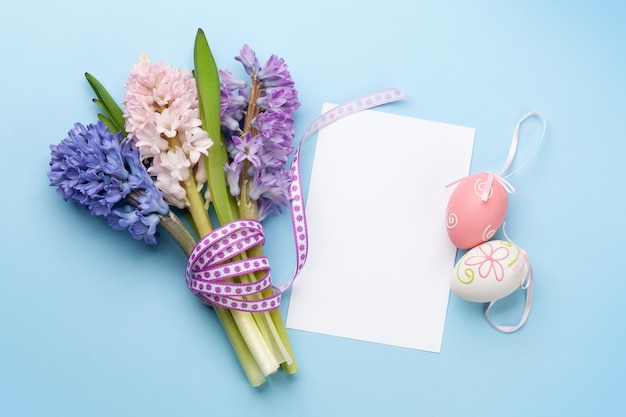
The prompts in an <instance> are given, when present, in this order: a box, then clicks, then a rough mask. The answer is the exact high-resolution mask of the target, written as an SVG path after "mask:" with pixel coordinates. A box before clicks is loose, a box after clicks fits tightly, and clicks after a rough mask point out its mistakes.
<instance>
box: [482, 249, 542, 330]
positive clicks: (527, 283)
mask: <svg viewBox="0 0 626 417" xmlns="http://www.w3.org/2000/svg"><path fill="white" fill-rule="evenodd" d="M524 265H525V267H526V276H525V277H524V279H523V280H522V285H521V288H522V289H523V290H524V291H526V302H525V304H524V311H523V312H522V317H521V318H520V321H519V323H517V324H516V325H514V326H507V325H501V324H495V323H494V322H493V320H492V319H491V314H490V312H491V308H492V307H493V306H494V305H495V304H496V301H492V302H490V303H489V304H488V306H487V309H486V310H485V317H486V318H487V321H488V322H489V324H491V325H492V326H493V327H494V328H495V329H496V330H499V331H501V332H503V333H513V332H516V331H517V330H519V329H520V328H521V327H522V326H523V325H524V323H526V320H527V319H528V315H529V314H530V307H531V306H532V302H533V269H532V266H531V265H530V263H529V262H528V260H526V262H525V263H524Z"/></svg>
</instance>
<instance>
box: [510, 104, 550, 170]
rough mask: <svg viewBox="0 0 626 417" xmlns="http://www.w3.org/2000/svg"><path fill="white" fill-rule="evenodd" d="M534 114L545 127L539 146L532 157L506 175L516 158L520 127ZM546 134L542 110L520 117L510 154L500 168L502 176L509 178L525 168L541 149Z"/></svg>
mask: <svg viewBox="0 0 626 417" xmlns="http://www.w3.org/2000/svg"><path fill="white" fill-rule="evenodd" d="M533 116H536V117H538V118H539V119H540V120H541V122H542V124H543V128H542V131H541V137H540V138H539V142H538V143H537V147H536V148H535V150H534V151H533V153H532V154H531V155H530V157H529V158H528V159H527V160H526V161H525V162H524V163H523V164H522V165H520V166H519V167H517V169H515V170H513V171H512V172H510V173H508V174H506V175H504V174H505V173H506V171H508V169H509V168H510V167H511V164H512V163H513V160H514V159H515V154H516V153H517V145H518V143H519V131H520V127H521V126H522V123H523V122H524V121H526V120H527V119H530V118H531V117H533ZM545 135H546V118H545V117H543V114H541V113H540V112H537V111H531V112H529V113H527V114H526V115H525V116H524V117H522V118H521V119H520V121H519V122H517V125H516V126H515V129H513V137H512V138H511V147H510V148H509V154H508V156H507V158H506V162H505V163H504V167H502V169H501V170H500V174H499V175H500V176H501V177H503V178H508V177H510V176H511V175H513V174H515V173H516V172H517V171H519V170H521V169H522V168H524V167H525V166H526V165H527V164H528V163H529V162H530V161H532V159H533V158H534V157H535V154H536V153H537V151H538V150H539V147H540V146H541V143H542V142H543V138H544V137H545Z"/></svg>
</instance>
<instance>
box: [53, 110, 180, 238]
mask: <svg viewBox="0 0 626 417" xmlns="http://www.w3.org/2000/svg"><path fill="white" fill-rule="evenodd" d="M50 151H51V159H50V172H49V173H48V178H49V180H50V185H51V186H56V187H57V192H58V193H59V194H60V195H61V196H62V197H63V199H64V200H66V201H67V200H72V201H75V202H76V203H78V204H80V205H81V206H83V207H85V208H86V209H87V210H89V212H90V213H91V214H92V215H93V216H102V217H104V218H105V219H106V220H107V223H108V224H109V225H110V226H111V227H113V228H114V229H117V230H127V231H128V232H130V233H131V235H132V236H133V237H134V238H135V239H143V240H144V241H145V242H146V243H149V244H155V243H156V237H157V231H156V226H157V225H158V224H159V215H164V214H167V213H168V212H169V206H168V205H167V203H166V202H165V201H164V200H163V195H162V193H161V191H159V190H158V189H157V188H156V186H155V185H154V183H153V182H152V179H151V178H150V176H149V175H148V172H147V171H146V169H145V167H144V166H143V164H142V163H141V161H140V160H139V152H138V151H137V150H136V149H133V148H132V147H131V144H130V142H128V141H126V140H123V141H121V142H120V135H119V134H117V135H113V134H112V133H111V132H110V131H109V130H108V129H107V127H106V126H105V125H104V124H103V123H102V122H98V123H96V124H90V125H88V126H86V127H85V126H84V125H82V124H80V123H76V124H75V125H74V128H73V129H72V130H70V131H69V132H68V137H66V138H65V139H64V140H63V141H61V143H59V144H58V145H51V146H50Z"/></svg>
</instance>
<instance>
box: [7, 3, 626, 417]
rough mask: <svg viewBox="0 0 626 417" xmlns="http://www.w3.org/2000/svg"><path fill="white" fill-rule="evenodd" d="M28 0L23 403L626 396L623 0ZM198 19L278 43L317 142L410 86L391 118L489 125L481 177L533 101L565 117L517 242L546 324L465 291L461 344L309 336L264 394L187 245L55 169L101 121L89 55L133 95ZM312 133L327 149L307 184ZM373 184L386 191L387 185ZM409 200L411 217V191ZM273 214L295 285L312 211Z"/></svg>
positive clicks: (470, 404) (366, 402) (504, 403)
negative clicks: (300, 243) (75, 133)
mask: <svg viewBox="0 0 626 417" xmlns="http://www.w3.org/2000/svg"><path fill="white" fill-rule="evenodd" d="M7 3H8V4H4V5H3V6H2V9H3V10H2V13H1V14H0V60H1V65H0V98H1V100H0V118H1V119H0V120H1V123H0V126H1V130H0V131H1V132H2V152H0V190H1V192H2V205H1V206H0V220H1V222H2V223H1V227H0V233H1V239H0V271H1V272H0V296H1V301H0V334H1V336H0V337H1V340H0V414H2V415H6V416H86V415H89V416H131V415H132V416H135V415H150V416H153V417H156V416H171V415H246V414H247V415H251V413H256V414H257V415H259V416H270V415H272V416H294V415H298V416H303V417H304V416H335V415H337V416H338V415H360V416H379V415H385V416H408V415H428V416H439V415H460V416H461V415H462V416H474V415H480V416H490V415H508V416H522V415H554V414H557V413H558V415H572V416H573V415H576V416H579V415H580V416H582V415H620V414H621V413H623V412H624V408H625V407H624V402H623V399H620V398H623V394H624V388H625V385H626V384H625V381H624V372H625V371H626V360H625V359H624V352H625V350H626V349H625V348H626V343H625V342H624V337H623V334H622V331H623V329H624V319H625V318H626V317H625V314H624V307H623V305H624V302H623V300H624V289H625V284H624V282H625V280H624V278H625V276H624V264H623V253H624V244H623V234H624V231H625V230H626V222H625V220H624V218H625V217H624V213H626V198H625V197H624V193H623V190H624V180H625V178H626V164H625V163H624V157H625V156H626V141H625V137H624V113H625V110H626V103H625V97H626V95H625V93H626V77H625V75H624V74H626V58H625V56H626V54H625V44H624V41H625V39H626V36H625V35H626V29H625V27H624V24H623V22H624V18H625V17H626V16H625V11H626V7H625V6H624V5H623V2H619V1H613V2H609V1H598V2H582V1H573V2H565V1H553V2H547V1H539V0H536V1H516V2H502V1H475V2H464V1H439V2H434V1H433V2H422V1H414V0H405V1H393V0H390V1H385V2H379V1H371V0H360V1H346V2H340V1H336V0H333V1H330V0H318V1H312V2H293V1H286V0H285V1H265V2H246V1H239V2H232V1H225V2H215V1H193V2H192V1H187V0H178V1H175V2H167V1H161V0H152V1H128V0H123V1H122V0H111V1H107V2H84V1H69V0H57V1H54V2H41V1H40V2H33V1H11V2H7ZM199 27H201V28H203V29H204V30H205V32H206V34H207V38H208V40H209V42H210V44H211V47H212V49H213V52H214V54H215V56H216V59H217V61H218V65H219V66H220V68H226V69H231V70H234V71H238V70H239V66H238V64H237V63H236V62H235V61H234V60H232V58H233V57H234V56H235V55H236V54H237V53H238V51H239V49H240V47H241V46H242V45H243V44H244V43H248V44H250V46H251V47H252V48H253V49H255V50H256V51H257V53H258V55H259V56H260V57H261V59H264V58H265V57H267V56H269V54H271V53H277V54H279V55H280V56H282V57H284V58H285V60H286V61H287V63H288V64H289V66H290V69H291V72H292V75H293V77H294V78H295V80H296V83H297V87H298V89H299V94H300V99H301V101H302V107H301V109H300V110H299V111H298V113H297V126H298V137H300V135H301V134H302V133H303V132H304V129H305V128H306V127H307V125H308V124H309V123H310V122H311V121H313V119H314V118H315V117H316V116H317V115H318V114H319V111H320V109H321V105H322V103H323V102H324V101H329V102H342V101H345V100H348V99H351V98H354V97H356V96H359V95H361V94H364V93H367V92H370V91H373V90H377V89H379V88H383V87H388V86H396V87H398V88H400V89H402V90H403V91H405V92H406V93H408V94H410V95H411V99H410V100H408V101H404V102H401V103H394V104H392V105H389V106H386V107H384V108H381V109H380V110H381V111H387V112H393V113H396V114H404V115H409V116H414V117H420V118H425V119H431V120H436V121H441V122H448V123H454V124H459V125H464V126H470V127H475V128H476V141H475V147H474V154H473V160H472V172H480V171H484V170H489V169H493V170H497V169H499V168H500V167H501V165H502V164H503V163H504V160H505V158H506V154H507V151H508V147H509V141H510V138H511V133H512V130H513V127H514V125H515V123H517V121H518V120H519V118H520V117H521V116H522V115H524V114H525V113H526V112H528V111H531V110H538V111H541V112H543V114H544V115H545V117H546V118H547V120H548V130H547V134H546V139H545V141H544V144H543V146H542V147H541V149H540V150H539V152H538V154H537V156H536V158H535V159H534V160H533V161H532V162H531V163H530V164H529V165H528V166H527V167H526V168H525V169H523V170H522V171H520V172H519V173H518V174H516V175H515V176H513V177H512V178H511V182H512V183H513V185H514V186H515V187H516V188H517V193H516V194H513V195H512V196H511V198H510V209H509V212H508V215H507V232H508V234H509V235H510V236H511V238H512V239H513V240H514V241H516V243H518V244H519V245H520V246H521V247H523V248H524V249H526V250H527V252H528V253H529V256H530V260H531V262H532V264H533V266H534V269H535V276H536V286H535V292H536V297H535V302H534V304H533V309H532V312H531V315H530V318H529V321H528V323H527V324H526V326H525V327H524V328H523V329H522V330H520V331H519V332H517V333H515V334H511V335H505V334H502V333H499V332H497V331H496V330H494V329H493V328H491V327H490V326H489V325H488V323H487V322H486V321H485V320H484V317H483V316H482V314H483V306H482V305H479V304H471V303H466V302H464V301H461V300H459V299H457V298H455V297H451V300H450V304H449V308H448V316H447V321H446V328H445V334H444V338H443V346H442V351H441V353H440V354H433V353H427V352H421V351H415V350H408V349H400V348H393V347H388V346H382V345H376V344H369V343H363V342H357V341H353V340H347V339H341V338H334V337H328V336H323V335H318V334H310V333H305V332H298V331H290V337H291V340H292V343H293V345H294V349H295V352H296V354H297V358H298V361H299V365H300V372H299V373H298V374H297V375H295V376H293V377H288V376H286V375H284V374H282V373H281V374H278V375H275V376H274V377H272V378H271V379H270V380H269V382H268V383H267V384H265V385H264V386H263V387H262V388H260V389H253V388H250V387H249V386H248V385H247V382H246V381H245V378H244V376H243V374H242V373H241V371H240V369H239V367H238V364H237V362H236V360H235V358H234V355H233V354H232V352H231V350H230V347H229V345H228V344H227V342H226V340H225V337H224V334H223V332H222V331H221V329H220V326H219V323H218V322H217V320H216V318H215V316H214V314H213V312H212V311H211V310H210V309H209V308H207V307H205V306H203V305H201V304H200V303H198V302H197V301H196V300H195V299H194V297H193V295H192V294H191V293H189V292H188V290H187V289H186V288H185V285H184V279H183V268H184V263H185V258H184V256H183V254H182V252H180V251H179V250H178V249H177V247H176V246H175V245H174V244H173V242H172V241H170V240H168V239H167V238H164V239H162V242H161V245H159V246H158V247H156V248H152V247H147V246H146V245H143V244H142V243H141V242H137V241H134V240H133V239H131V238H130V237H129V236H127V235H126V234H124V233H121V232H116V231H112V230H109V229H108V228H107V227H106V225H105V224H104V222H103V221H100V220H99V219H93V218H91V217H90V216H89V214H88V213H87V212H86V211H84V210H83V209H81V208H79V207H76V206H75V205H73V204H70V203H65V202H63V200H62V199H61V198H60V197H59V196H58V195H57V194H56V192H55V190H54V189H53V188H51V187H49V186H48V180H47V178H46V174H47V172H48V162H49V150H48V146H49V144H51V143H57V142H59V141H60V140H62V139H63V138H64V137H65V134H66V132H67V131H68V130H69V129H70V128H71V127H72V124H73V123H74V122H76V121H80V122H83V123H89V122H92V121H95V113H96V107H95V105H93V104H92V103H91V101H90V100H91V98H92V97H93V94H92V92H91V91H90V89H89V86H88V84H87V82H86V81H85V80H84V77H83V74H84V72H85V71H89V72H91V73H93V74H94V75H95V76H96V77H98V78H99V79H100V80H101V81H102V82H103V83H104V84H105V85H106V86H107V87H108V88H109V90H110V91H111V93H112V94H113V95H114V97H115V98H116V99H117V100H121V99H122V97H123V94H124V91H123V84H124V82H125V80H126V77H127V75H128V70H129V69H130V67H131V65H132V64H134V63H135V62H136V59H137V57H138V55H139V54H140V53H142V52H145V53H147V54H149V55H150V57H151V58H152V59H153V60H164V61H165V62H166V63H168V64H171V65H175V66H180V67H187V68H191V66H192V48H193V39H194V36H195V33H196V30H197V28H199ZM537 130H538V124H536V123H534V124H533V123H532V122H529V123H528V127H527V130H526V133H524V131H523V133H522V134H523V135H527V136H523V139H522V142H521V144H520V152H521V153H520V158H521V160H523V159H524V158H523V156H524V152H528V153H529V152H530V151H531V150H532V147H533V146H534V143H535V142H534V140H535V138H536V137H535V136H533V132H534V133H536V131H537ZM406 134H410V132H401V131H394V129H393V126H390V131H389V136H388V137H386V138H381V139H382V140H384V141H386V142H387V143H388V148H387V149H388V157H389V158H393V155H394V153H396V152H402V150H401V149H396V148H395V147H394V137H395V136H396V135H406ZM524 137H525V138H526V139H524ZM313 145H314V143H313V142H311V144H308V145H307V146H305V150H304V152H305V162H306V163H305V166H304V170H305V172H306V175H305V180H307V179H308V178H309V175H308V174H309V170H310V162H311V160H312V156H313V151H314V147H313ZM364 169H367V167H365V168H364ZM388 175H389V178H390V181H392V180H393V175H394V173H393V172H389V173H388ZM338 180H339V179H338ZM356 197H358V198H355V204H357V205H358V204H367V199H369V198H376V194H375V190H372V194H371V195H369V196H356ZM395 204H397V209H398V210H399V211H400V212H402V213H403V215H410V207H403V206H402V200H401V196H398V201H397V202H396V203H395ZM384 216H385V213H381V216H380V218H378V219H372V223H373V224H374V225H375V224H377V223H379V222H381V221H383V219H384ZM267 227H268V235H269V236H268V240H269V243H268V244H267V245H266V249H267V251H268V254H269V256H270V257H271V261H272V265H273V270H274V271H275V274H274V276H275V277H276V279H277V280H279V281H280V280H281V277H283V278H282V279H286V278H287V277H288V276H289V274H290V272H291V271H292V270H293V257H292V249H291V246H290V245H291V240H290V239H291V238H290V236H289V233H290V229H289V223H288V221H287V218H286V216H280V217H278V218H275V219H273V220H272V221H271V222H269V224H268V226H267ZM389 279H393V277H389ZM286 301H287V302H288V299H287V300H286ZM520 302H521V294H516V295H514V296H513V297H512V298H511V300H510V301H509V302H507V303H504V304H503V305H502V306H501V308H500V309H499V312H498V314H500V316H499V319H500V320H502V321H507V320H508V321H512V320H514V319H515V318H516V317H517V315H519V312H520V311H519V309H520V308H521V304H520ZM320 308H323V305H320ZM372 308H375V306H372ZM283 311H284V312H286V303H284V304H283ZM406 331H412V329H410V328H408V329H406Z"/></svg>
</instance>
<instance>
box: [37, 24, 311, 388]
mask: <svg viewBox="0 0 626 417" xmlns="http://www.w3.org/2000/svg"><path fill="white" fill-rule="evenodd" d="M235 59H236V60H237V61H239V62H240V63H241V64H242V65H243V69H244V70H245V73H246V74H247V76H248V77H249V79H246V80H242V79H239V78H237V77H235V75H233V74H232V73H231V72H228V71H218V69H217V67H216V64H215V61H214V59H213V56H212V54H211V51H210V49H209V45H208V43H207V40H206V37H205V35H204V33H203V31H202V30H198V33H197V35H196V39H195V45H194V70H193V72H191V71H188V70H183V69H179V68H175V67H169V66H166V65H165V64H164V63H162V62H156V63H155V62H151V61H150V59H149V58H148V57H147V56H146V55H141V56H140V57H139V60H138V62H137V63H136V64H134V65H133V66H132V68H131V70H130V76H129V77H128V80H127V82H126V85H125V87H126V93H125V97H124V99H123V101H122V102H121V104H122V106H123V108H122V107H120V106H119V105H118V104H117V103H116V102H115V101H114V100H113V99H112V97H111V95H110V94H109V93H108V92H107V91H106V89H105V88H104V87H103V86H102V84H101V83H100V82H99V81H98V80H97V79H96V78H95V77H94V76H92V75H91V74H89V73H87V74H86V78H87V80H88V82H89V84H90V85H91V87H92V88H93V90H94V93H95V95H96V97H97V98H95V99H94V102H95V103H96V104H97V105H98V106H99V108H100V110H101V113H100V114H98V121H97V122H96V123H93V124H89V125H87V126H85V125H83V124H80V123H76V124H75V125H74V127H73V129H71V130H70V131H69V132H68V135H67V137H66V138H65V139H63V140H62V141H61V142H60V143H59V144H57V145H52V146H50V149H51V161H50V172H49V174H48V177H49V181H50V185H51V186H54V187H56V188H57V191H58V192H59V194H61V196H62V197H63V198H64V199H65V200H72V201H74V202H76V203H78V204H80V205H81V206H83V207H85V208H86V209H88V210H89V212H90V213H91V214H92V215H93V216H102V217H104V218H105V219H106V222H107V224H108V225H109V226H110V227H112V228H114V229H117V230H126V231H128V232H130V234H131V235H132V236H133V238H135V239H138V240H143V241H144V242H145V243H147V244H151V245H153V244H156V243H157V238H158V236H159V234H158V231H159V230H164V231H165V232H167V233H169V234H170V235H171V236H172V238H173V239H174V240H175V241H176V242H177V243H178V244H179V246H180V247H181V248H182V250H183V251H184V252H185V254H186V255H187V256H188V262H187V266H186V270H185V273H186V283H187V286H188V287H189V289H190V290H191V291H192V292H193V293H194V294H195V295H196V296H197V297H198V298H199V299H200V301H202V302H204V303H206V304H209V305H211V306H213V308H214V310H215V312H216V315H217V316H218V317H219V319H220V321H221V323H222V325H223V328H224V330H225V332H226V334H227V336H228V339H229V341H230V343H231V344H232V347H233V350H234V352H235V354H236V356H237V357H238V359H239V361H240V363H241V365H242V368H243V370H244V372H245V374H246V376H247V378H248V380H249V381H250V383H251V384H252V385H253V386H259V385H261V384H263V382H264V381H265V380H266V377H267V376H269V375H271V374H273V373H275V372H276V371H277V370H278V369H279V368H280V369H282V370H283V371H284V372H286V373H290V374H291V373H295V372H296V371H297V365H296V362H295V359H294V355H293V352H292V349H291V346H290V344H289V340H288V337H287V332H286V330H285V325H284V321H283V319H282V317H281V315H280V311H279V310H278V309H277V307H278V305H279V302H280V292H279V291H276V290H275V289H274V288H273V286H272V285H271V280H270V276H269V264H268V261H267V258H266V257H264V256H263V250H262V244H263V242H264V237H263V231H262V227H261V223H260V222H261V221H263V219H265V218H266V217H267V216H269V215H272V214H274V213H276V212H277V211H280V210H281V208H282V207H283V206H285V205H287V204H288V200H289V194H288V189H289V186H290V184H291V181H292V175H293V174H292V172H291V171H290V170H289V169H286V168H285V166H286V164H287V161H288V159H289V157H290V155H291V153H292V151H293V144H292V142H293V138H294V134H295V128H294V120H293V114H294V112H295V111H296V109H297V108H298V107H299V105H300V103H299V101H298V94H297V91H296V90H295V88H294V82H293V80H292V78H291V75H290V73H289V71H288V68H287V66H286V64H285V62H284V61H283V59H280V58H278V57H277V56H275V55H272V56H271V57H270V58H269V59H268V60H267V62H266V63H265V64H264V65H260V63H259V61H258V60H257V57H256V55H255V53H254V52H253V51H252V50H251V49H250V48H249V47H248V46H247V45H244V46H243V48H242V49H241V52H240V55H239V56H237V57H236V58H235ZM210 210H213V212H214V214H215V215H212V216H210V215H209V211H210ZM215 218H217V219H218V221H219V224H213V223H215V221H214V220H213V221H212V219H215Z"/></svg>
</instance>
